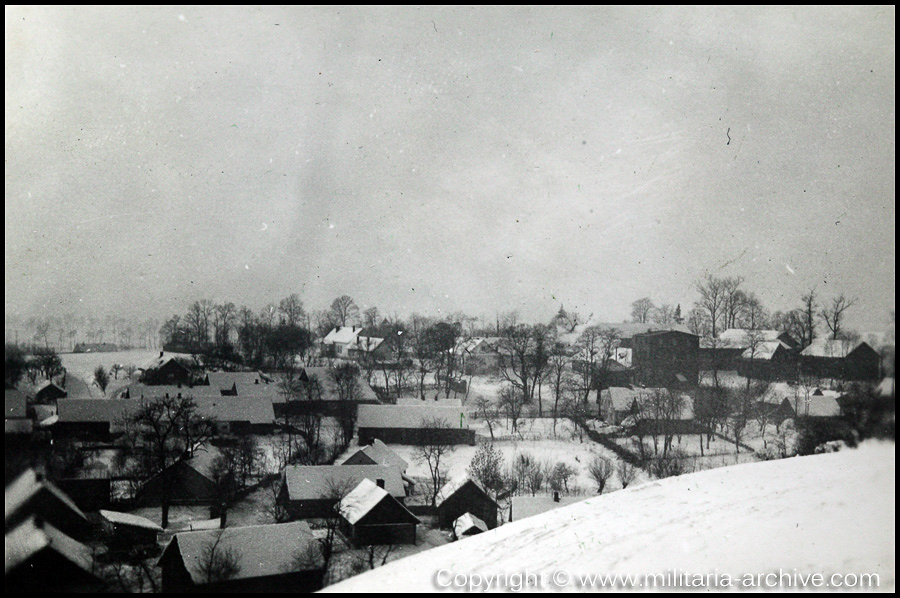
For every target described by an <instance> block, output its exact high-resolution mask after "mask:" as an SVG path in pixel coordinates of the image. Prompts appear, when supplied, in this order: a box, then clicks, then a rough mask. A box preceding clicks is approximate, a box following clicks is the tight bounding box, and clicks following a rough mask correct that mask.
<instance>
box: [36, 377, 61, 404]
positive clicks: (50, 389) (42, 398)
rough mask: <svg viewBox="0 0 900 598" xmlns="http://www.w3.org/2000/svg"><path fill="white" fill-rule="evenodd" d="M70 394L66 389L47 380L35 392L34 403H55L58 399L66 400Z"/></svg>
mask: <svg viewBox="0 0 900 598" xmlns="http://www.w3.org/2000/svg"><path fill="white" fill-rule="evenodd" d="M68 394H69V393H67V392H66V391H65V389H64V388H62V387H60V386H59V385H58V384H56V383H55V382H51V381H50V380H47V381H46V382H44V383H43V384H41V385H40V386H39V387H38V388H37V390H36V391H35V393H34V401H35V402H36V403H42V404H48V403H53V402H54V401H56V400H58V399H63V398H65V397H66V396H68Z"/></svg>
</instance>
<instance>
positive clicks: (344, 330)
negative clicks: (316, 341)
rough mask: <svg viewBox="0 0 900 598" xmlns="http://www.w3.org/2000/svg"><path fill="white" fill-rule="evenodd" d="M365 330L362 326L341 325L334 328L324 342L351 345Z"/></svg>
mask: <svg viewBox="0 0 900 598" xmlns="http://www.w3.org/2000/svg"><path fill="white" fill-rule="evenodd" d="M362 331H363V329H362V326H340V327H338V328H332V329H331V331H330V332H329V333H328V334H326V335H325V338H324V339H322V342H323V343H324V344H326V345H349V344H350V343H353V342H355V341H356V337H357V336H359V334H360V333H361V332H362Z"/></svg>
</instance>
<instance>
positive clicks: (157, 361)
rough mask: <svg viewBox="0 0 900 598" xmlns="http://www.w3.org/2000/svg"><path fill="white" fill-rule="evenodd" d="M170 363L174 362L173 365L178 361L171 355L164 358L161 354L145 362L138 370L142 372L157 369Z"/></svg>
mask: <svg viewBox="0 0 900 598" xmlns="http://www.w3.org/2000/svg"><path fill="white" fill-rule="evenodd" d="M170 361H174V362H175V363H178V361H177V360H176V359H175V358H174V357H172V356H171V355H169V356H166V355H165V354H162V355H160V356H158V357H154V358H153V359H151V360H150V361H148V362H146V363H145V364H144V365H142V366H141V367H140V368H139V369H142V370H144V371H147V370H155V369H159V368H161V367H162V366H164V365H166V364H167V363H169V362H170ZM178 365H181V364H180V363H179V364H178Z"/></svg>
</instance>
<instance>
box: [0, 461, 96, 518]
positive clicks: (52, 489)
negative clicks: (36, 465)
mask: <svg viewBox="0 0 900 598" xmlns="http://www.w3.org/2000/svg"><path fill="white" fill-rule="evenodd" d="M43 492H46V493H48V494H49V495H51V496H53V497H54V498H55V499H56V500H58V501H60V502H61V503H63V504H64V505H65V506H66V507H67V508H68V509H69V510H70V511H72V513H74V514H75V515H76V516H78V517H80V518H81V519H83V520H85V521H87V517H85V515H84V513H82V512H81V509H79V508H78V505H76V504H75V503H74V502H73V501H72V499H71V498H69V497H68V495H66V493H65V492H63V491H62V490H60V489H59V488H57V487H56V485H55V484H54V483H53V482H51V481H49V480H47V479H46V478H44V476H43V475H41V474H38V473H37V472H35V471H34V470H33V469H28V470H26V471H24V472H23V473H22V474H21V475H20V476H19V477H18V478H16V479H15V481H13V483H11V484H10V485H9V486H7V487H6V492H5V494H6V506H5V509H4V517H3V518H4V520H9V518H10V517H12V516H13V515H15V514H16V513H17V512H18V511H19V510H20V509H22V508H24V507H26V506H27V505H28V504H29V502H30V501H31V500H32V499H34V498H35V497H37V496H38V495H40V494H41V493H43Z"/></svg>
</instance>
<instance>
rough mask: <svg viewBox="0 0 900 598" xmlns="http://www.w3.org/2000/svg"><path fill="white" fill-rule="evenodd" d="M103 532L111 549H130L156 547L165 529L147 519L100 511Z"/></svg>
mask: <svg viewBox="0 0 900 598" xmlns="http://www.w3.org/2000/svg"><path fill="white" fill-rule="evenodd" d="M100 519H101V521H102V524H103V530H104V532H106V534H107V537H108V538H109V545H110V547H114V548H124V549H130V548H132V547H135V546H155V545H156V541H157V538H158V537H159V534H161V533H162V532H163V528H161V527H160V526H158V525H157V524H155V523H153V522H152V521H150V520H149V519H147V518H145V517H139V516H137V515H131V514H129V513H119V512H118V511H105V510H102V511H100Z"/></svg>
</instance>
